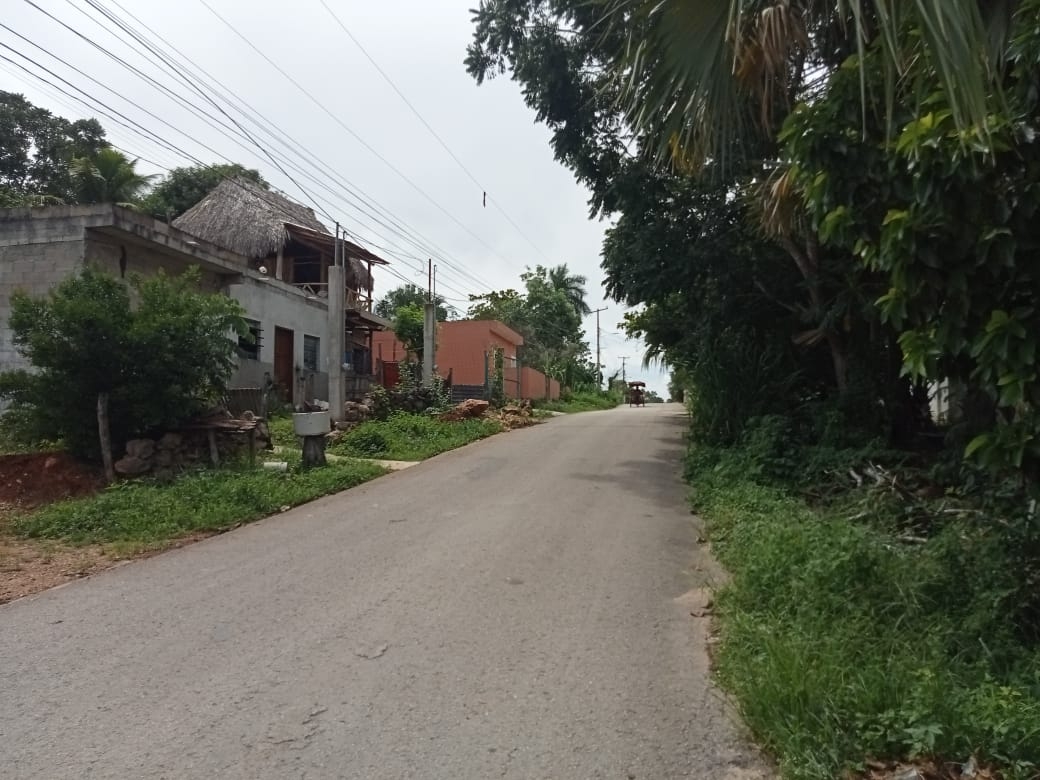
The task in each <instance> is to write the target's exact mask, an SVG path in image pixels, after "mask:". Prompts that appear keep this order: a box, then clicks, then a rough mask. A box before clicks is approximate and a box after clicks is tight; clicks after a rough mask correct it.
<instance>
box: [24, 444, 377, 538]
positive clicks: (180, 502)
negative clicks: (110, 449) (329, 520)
mask: <svg viewBox="0 0 1040 780" xmlns="http://www.w3.org/2000/svg"><path fill="white" fill-rule="evenodd" d="M384 473H385V469H383V468H381V467H380V466H377V465H375V464H371V463H362V462H357V461H348V462H337V463H331V464H329V465H328V466H326V467H324V468H320V469H312V470H309V471H299V472H288V473H285V474H279V473H273V472H269V471H265V470H238V469H221V470H217V471H198V472H194V473H189V474H185V475H184V476H182V477H180V478H179V479H178V480H176V481H175V482H173V483H172V484H168V485H159V484H156V483H152V482H146V481H137V482H123V483H118V484H116V485H113V486H111V487H109V488H107V489H106V490H104V491H102V492H101V493H99V494H97V495H95V496H91V497H90V498H82V499H75V500H71V501H62V502H60V503H56V504H51V505H49V506H46V507H43V508H41V509H38V510H36V511H34V512H32V513H31V514H28V515H25V516H21V517H18V518H16V519H15V520H14V521H13V523H12V530H13V531H14V532H15V533H16V534H18V535H20V536H24V537H33V538H46V539H60V540H63V541H66V542H69V543H72V544H91V543H97V542H102V543H111V542H118V543H122V544H124V545H127V546H128V547H129V548H133V547H134V546H135V545H136V544H143V545H149V544H152V543H159V542H163V541H166V540H169V539H173V538H176V537H179V536H184V535H186V534H190V533H193V532H199V531H222V530H226V529H228V528H232V527H234V526H236V525H238V524H241V523H246V522H250V521H252V520H257V519H259V518H261V517H265V516H267V515H270V514H272V513H274V512H277V511H278V510H279V509H280V508H282V507H285V506H296V505H297V504H302V503H304V502H307V501H311V500H313V499H315V498H318V497H320V496H323V495H327V494H329V493H336V492H338V491H341V490H345V489H347V488H350V487H354V486H355V485H358V484H360V483H362V482H365V481H367V480H370V479H372V478H374V477H377V476H379V475H381V474H384Z"/></svg>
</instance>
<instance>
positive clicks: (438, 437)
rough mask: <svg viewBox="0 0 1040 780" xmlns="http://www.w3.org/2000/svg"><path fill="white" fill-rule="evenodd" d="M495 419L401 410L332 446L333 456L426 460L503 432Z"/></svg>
mask: <svg viewBox="0 0 1040 780" xmlns="http://www.w3.org/2000/svg"><path fill="white" fill-rule="evenodd" d="M503 430H504V429H503V427H502V425H500V424H499V423H498V422H496V421H495V420H487V419H476V420H461V421H459V422H443V421H441V420H438V419H437V418H435V417H430V416H427V415H421V414H404V413H402V412H397V413H394V414H392V415H391V416H390V417H389V418H388V419H386V420H370V421H368V422H365V423H361V425H359V426H358V427H356V428H354V429H353V430H351V431H349V432H348V433H347V434H346V435H345V436H343V438H341V439H340V440H339V441H337V442H336V443H335V444H333V445H332V446H331V447H329V450H328V451H329V452H330V453H332V454H333V455H345V456H348V457H355V458H382V459H385V460H425V459H426V458H431V457H433V456H434V455H439V454H440V453H442V452H447V451H448V450H453V449H455V448H457V447H462V446H463V445H466V444H469V443H471V442H474V441H477V440H478V439H484V438H487V437H488V436H493V435H494V434H496V433H501V432H502V431H503Z"/></svg>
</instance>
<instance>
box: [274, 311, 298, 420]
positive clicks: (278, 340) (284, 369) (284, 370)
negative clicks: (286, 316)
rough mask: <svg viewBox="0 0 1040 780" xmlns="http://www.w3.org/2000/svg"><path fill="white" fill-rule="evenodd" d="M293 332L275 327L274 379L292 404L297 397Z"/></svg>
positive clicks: (284, 396) (285, 397)
mask: <svg viewBox="0 0 1040 780" xmlns="http://www.w3.org/2000/svg"><path fill="white" fill-rule="evenodd" d="M293 340H294V339H293V332H292V331H291V330H289V329H287V328H278V327H276V328H275V329H274V381H275V384H276V385H278V387H279V389H280V392H281V393H282V397H283V398H284V399H285V400H286V402H288V403H290V404H292V403H295V401H296V399H295V398H294V397H293V396H294V389H295V386H296V381H295V379H296V377H295V372H294V370H293Z"/></svg>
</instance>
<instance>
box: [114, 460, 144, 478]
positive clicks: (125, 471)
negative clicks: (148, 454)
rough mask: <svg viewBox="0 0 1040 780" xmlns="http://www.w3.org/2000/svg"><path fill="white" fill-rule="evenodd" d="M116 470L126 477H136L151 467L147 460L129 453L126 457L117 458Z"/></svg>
mask: <svg viewBox="0 0 1040 780" xmlns="http://www.w3.org/2000/svg"><path fill="white" fill-rule="evenodd" d="M113 465H114V466H115V470H116V473H117V474H122V475H123V476H124V477H136V476H138V475H140V474H144V473H145V472H147V471H148V469H149V468H151V466H150V464H149V463H148V461H147V460H143V459H141V458H138V457H136V456H134V455H127V456H126V457H125V458H121V459H120V460H117V461H116V462H115V464H113Z"/></svg>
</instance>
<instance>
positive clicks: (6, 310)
mask: <svg viewBox="0 0 1040 780" xmlns="http://www.w3.org/2000/svg"><path fill="white" fill-rule="evenodd" d="M19 211H20V209H19ZM5 228H6V229H5ZM42 232H44V231H38V232H37V231H28V230H25V231H18V232H17V233H15V232H14V231H12V230H11V225H10V224H5V222H4V221H0V371H5V370H11V369H17V368H27V367H28V365H29V363H28V361H27V360H25V358H23V357H22V356H21V355H20V354H19V353H18V350H17V349H16V348H15V345H14V343H13V341H12V336H13V334H12V333H11V329H10V326H9V324H8V321H9V319H10V317H11V295H12V294H13V293H14V292H15V291H18V290H21V291H22V292H25V293H28V294H29V295H32V296H40V295H44V294H46V293H47V292H48V291H49V290H50V289H51V288H52V287H54V286H55V285H56V284H58V283H60V282H61V281H62V280H64V279H65V278H66V277H68V276H71V275H72V274H75V273H76V272H78V271H79V269H80V268H81V267H82V265H83V240H82V239H83V230H82V227H80V228H79V231H78V235H76V233H75V231H72V234H71V235H70V234H69V231H53V230H52V231H47V232H49V233H52V234H53V235H50V236H43V235H41V233H42Z"/></svg>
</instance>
